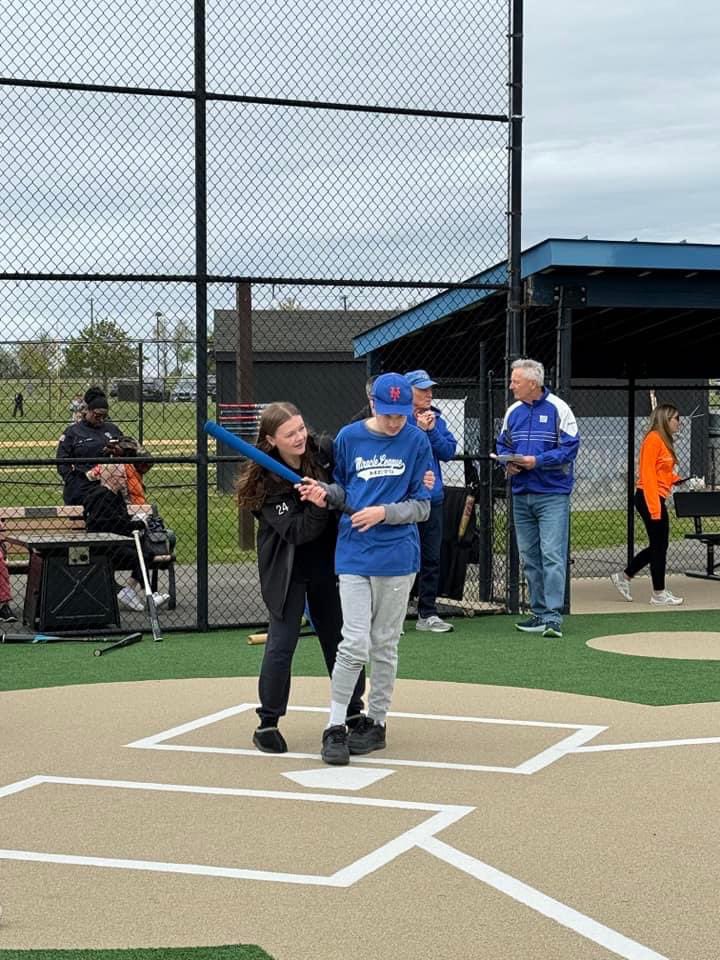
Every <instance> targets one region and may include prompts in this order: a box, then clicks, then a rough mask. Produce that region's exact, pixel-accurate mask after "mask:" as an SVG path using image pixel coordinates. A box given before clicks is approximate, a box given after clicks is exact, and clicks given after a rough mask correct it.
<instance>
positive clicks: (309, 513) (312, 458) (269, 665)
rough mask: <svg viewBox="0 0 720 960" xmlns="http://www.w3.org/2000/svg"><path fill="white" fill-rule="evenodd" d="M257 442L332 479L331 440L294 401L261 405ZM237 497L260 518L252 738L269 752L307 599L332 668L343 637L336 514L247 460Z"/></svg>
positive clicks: (354, 696)
mask: <svg viewBox="0 0 720 960" xmlns="http://www.w3.org/2000/svg"><path fill="white" fill-rule="evenodd" d="M257 447H258V449H259V450H263V451H264V452H265V453H269V454H270V456H272V457H274V458H275V459H276V460H278V462H279V463H283V464H285V465H286V466H288V467H290V468H291V469H292V470H295V471H296V472H297V473H300V474H301V475H302V476H307V477H312V478H317V479H320V480H329V479H330V477H331V476H332V442H330V441H328V442H327V443H324V442H320V441H318V440H317V439H316V438H315V437H313V436H312V435H310V434H308V430H307V427H306V426H305V423H304V421H303V418H302V414H301V413H300V411H299V410H298V409H297V407H295V406H294V405H293V404H291V403H271V404H269V405H268V406H267V407H265V409H264V410H263V412H262V417H261V419H260V430H259V434H258V440H257ZM237 497H238V504H239V506H240V507H241V508H246V509H250V510H252V511H253V513H254V514H255V516H256V518H257V520H258V522H259V527H258V532H257V561H258V570H259V573H260V590H261V592H262V596H263V600H264V601H265V604H266V606H267V608H268V611H269V613H270V624H269V627H268V633H267V640H266V642H265V649H264V652H263V660H262V665H261V667H260V679H259V684H258V687H259V699H260V706H259V707H258V708H257V713H258V716H259V718H260V725H259V726H258V728H257V729H256V730H255V733H254V734H253V743H254V744H255V746H256V747H257V748H258V750H262V751H263V752H264V753H285V752H286V751H287V743H286V741H285V738H284V737H283V735H282V733H281V732H280V730H279V728H278V724H279V721H280V718H281V717H284V716H285V714H286V713H287V705H288V700H289V697H290V674H291V666H292V659H293V655H294V653H295V648H296V647H297V643H298V638H299V636H300V626H301V622H302V617H303V613H304V611H305V603H306V598H307V607H308V612H309V614H310V619H311V620H312V624H313V627H314V628H315V630H316V632H317V636H318V640H319V641H320V646H321V648H322V652H323V656H324V658H325V664H326V666H327V671H328V674H331V673H332V670H333V667H334V665H335V656H336V653H337V649H338V644H339V643H340V640H341V638H342V633H341V628H342V610H341V608H340V597H339V594H338V587H337V577H336V576H335V567H334V558H335V542H336V539H337V515H336V514H335V513H334V512H333V511H331V510H328V509H327V507H325V506H315V505H314V504H312V503H306V502H303V501H302V500H301V499H300V496H299V494H298V492H297V491H296V490H295V489H294V487H293V486H292V484H291V483H289V482H288V481H287V480H284V479H283V478H282V477H278V476H277V475H276V474H274V473H271V472H270V471H268V470H265V469H264V468H263V467H261V466H259V465H258V464H256V463H255V462H254V461H252V460H249V461H248V462H247V464H246V465H245V467H244V468H243V471H242V473H241V475H240V478H239V481H238V486H237ZM364 690H365V672H364V671H362V673H361V674H360V675H359V676H358V677H356V678H355V683H354V686H353V689H352V691H351V696H350V714H351V716H350V717H349V718H348V723H350V724H351V725H353V724H354V723H356V722H359V720H360V717H361V716H362V711H363V701H362V696H363V693H364Z"/></svg>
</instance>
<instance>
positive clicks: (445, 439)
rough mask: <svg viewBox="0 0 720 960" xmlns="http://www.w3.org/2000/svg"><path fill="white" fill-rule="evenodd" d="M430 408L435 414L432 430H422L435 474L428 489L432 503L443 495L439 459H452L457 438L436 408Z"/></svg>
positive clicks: (444, 460)
mask: <svg viewBox="0 0 720 960" xmlns="http://www.w3.org/2000/svg"><path fill="white" fill-rule="evenodd" d="M430 409H431V410H432V412H433V413H434V414H435V426H434V427H433V428H432V430H425V431H423V432H424V433H425V436H426V437H427V438H428V441H429V443H430V449H431V451H432V458H433V465H432V469H433V473H434V474H435V483H434V484H433V488H432V490H431V491H430V500H431V502H432V503H439V502H440V501H441V500H442V499H443V497H444V496H445V495H444V493H443V480H442V470H441V469H440V461H441V460H442V461H443V463H446V462H447V461H448V460H452V458H453V457H454V456H455V451H456V450H457V440H456V439H455V437H454V436H453V435H452V433H451V432H450V431H449V430H448V426H447V424H446V423H445V421H444V420H443V418H442V415H441V414H440V411H439V410H438V408H437V407H430Z"/></svg>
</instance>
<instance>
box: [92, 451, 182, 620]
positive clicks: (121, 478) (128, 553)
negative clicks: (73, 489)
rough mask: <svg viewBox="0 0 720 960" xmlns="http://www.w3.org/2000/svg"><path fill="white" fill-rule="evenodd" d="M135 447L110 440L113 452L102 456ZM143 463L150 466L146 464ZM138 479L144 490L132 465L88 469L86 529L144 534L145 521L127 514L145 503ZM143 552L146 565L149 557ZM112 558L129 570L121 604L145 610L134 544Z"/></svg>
mask: <svg viewBox="0 0 720 960" xmlns="http://www.w3.org/2000/svg"><path fill="white" fill-rule="evenodd" d="M132 444H134V445H135V449H136V451H137V450H138V445H137V442H136V441H134V440H132V438H129V437H120V438H119V439H118V440H117V442H114V441H111V448H110V451H108V450H107V449H106V450H105V451H103V456H107V455H108V453H109V452H111V453H113V452H114V453H115V454H117V455H118V456H129V455H131V454H130V453H129V450H130V449H131V446H130V445H132ZM143 462H144V463H145V464H147V461H143ZM139 480H140V487H141V489H142V482H141V479H140V478H139V477H138V471H137V468H136V467H134V466H133V465H132V464H124V463H102V464H97V465H96V466H94V467H91V468H90V470H88V490H87V492H86V494H85V500H84V507H85V526H86V528H87V530H88V531H89V532H97V533H118V534H120V535H121V536H124V537H131V536H132V535H133V531H134V530H141V531H144V530H145V524H144V522H143V521H142V520H132V519H131V518H130V516H129V515H128V503H138V502H139V503H142V502H146V501H144V500H141V499H138V496H139V494H138V492H137V486H136V484H137V483H138V481H139ZM143 494H144V490H143ZM148 507H149V504H148ZM143 552H144V553H145V562H146V565H147V563H148V560H149V559H150V554H149V553H148V552H146V551H143ZM111 557H112V563H113V566H114V567H115V569H116V570H129V571H130V576H129V577H128V579H127V583H126V584H125V586H124V587H122V589H121V590H120V592H119V593H118V602H119V603H120V605H121V606H122V607H125V609H127V610H135V611H140V610H143V609H144V607H145V605H144V603H143V601H142V600H141V598H140V596H139V595H138V592H137V590H138V587H139V586H140V584H141V582H142V570H141V569H140V562H139V560H138V555H137V550H136V547H135V544H134V543H131V544H130V543H129V544H121V545H119V546H117V547H114V548H113V551H112V553H111ZM153 597H154V599H155V606H157V607H161V606H163V605H164V604H166V603H167V602H168V600H169V599H170V596H169V594H167V593H155V594H153Z"/></svg>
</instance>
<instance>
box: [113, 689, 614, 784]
mask: <svg viewBox="0 0 720 960" xmlns="http://www.w3.org/2000/svg"><path fill="white" fill-rule="evenodd" d="M256 707H257V703H239V704H236V705H235V706H233V707H227V708H226V709H225V710H218V711H217V713H211V714H209V715H208V716H206V717H199V718H198V719H197V720H191V721H190V722H189V723H182V724H180V725H179V726H177V727H172V728H171V729H170V730H163V731H162V732H161V733H155V734H153V735H152V736H149V737H143V738H142V739H140V740H135V741H134V742H133V743H128V744H126V746H128V747H133V748H135V749H137V750H176V751H179V752H182V753H222V754H230V755H232V756H243V757H256V758H258V759H265V760H274V759H286V760H287V759H292V760H320V759H321V758H320V754H318V753H281V754H272V753H261V752H260V751H259V750H254V749H245V748H242V747H202V746H190V745H184V744H176V743H167V742H166V741H167V740H173V739H175V738H176V737H180V736H182V735H183V734H186V733H190V732H191V731H193V730H199V729H200V728H201V727H207V726H210V725H211V724H213V723H219V722H220V721H222V720H227V719H228V718H229V717H235V716H237V715H238V714H240V713H246V712H248V711H250V710H254V709H255V708H256ZM288 709H289V710H291V711H296V712H305V713H322V714H325V716H327V708H326V707H289V708H288ZM388 717H390V718H393V717H400V718H404V719H410V720H434V721H438V722H440V721H446V722H452V723H470V724H494V725H499V726H515V727H540V728H543V729H544V728H547V729H551V730H572V731H573V732H572V733H570V734H568V735H567V736H565V737H563V738H562V740H559V741H558V742H557V743H555V744H553V745H552V746H550V747H547V748H546V749H545V750H542V751H540V753H538V754H536V755H535V756H533V757H530V758H529V759H527V760H524V761H523V762H522V763H520V764H518V765H517V766H514V767H504V766H489V765H487V764H482V763H449V762H441V761H433V760H396V759H390V758H389V757H385V756H383V757H382V758H377V757H353V760H352V762H353V763H364V764H376V765H379V766H383V767H392V766H396V767H432V768H434V769H438V770H470V771H473V772H486V773H520V774H526V775H528V774H532V773H537V772H538V770H542V769H544V768H545V767H548V766H550V764H551V763H555V762H556V761H557V760H560V759H561V758H562V757H564V756H565V755H566V754H568V753H573V752H575V751H576V750H577V748H578V747H580V746H581V745H582V744H584V743H587V742H588V740H592V739H593V737H596V736H597V735H598V734H600V733H603V732H604V731H605V730H607V727H606V726H597V725H594V724H593V725H591V724H579V723H549V722H544V721H540V720H507V719H499V718H495V717H458V716H453V715H451V714H437V713H396V712H393V713H390V714H388Z"/></svg>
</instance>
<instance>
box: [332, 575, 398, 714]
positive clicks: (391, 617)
mask: <svg viewBox="0 0 720 960" xmlns="http://www.w3.org/2000/svg"><path fill="white" fill-rule="evenodd" d="M414 580H415V574H414V573H409V574H405V575H403V576H400V577H361V576H356V575H355V574H349V573H341V574H340V577H339V581H340V602H341V603H342V612H343V628H342V635H343V638H342V640H341V642H340V645H339V646H338V650H337V655H336V657H335V667H334V669H333V672H332V681H331V690H332V699H333V700H334V701H335V702H336V703H341V704H345V705H346V706H347V704H348V703H349V702H350V698H351V697H352V692H353V690H354V689H355V684H356V683H357V678H358V675H359V674H360V671H361V670H362V668H363V667H364V666H365V665H366V664H367V663H368V662H369V663H370V670H371V679H370V696H369V698H368V716H369V717H371V718H372V719H373V720H375V721H376V722H377V723H385V717H386V715H387V712H388V710H389V709H390V701H391V700H392V694H393V689H394V687H395V676H396V674H397V661H398V641H399V639H400V631H401V630H402V626H403V622H404V620H405V615H406V613H407V603H408V597H409V596H410V588H411V587H412V585H413V581H414Z"/></svg>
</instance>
